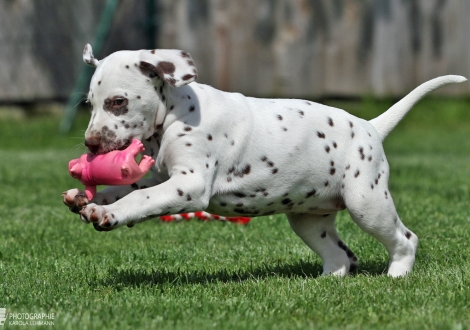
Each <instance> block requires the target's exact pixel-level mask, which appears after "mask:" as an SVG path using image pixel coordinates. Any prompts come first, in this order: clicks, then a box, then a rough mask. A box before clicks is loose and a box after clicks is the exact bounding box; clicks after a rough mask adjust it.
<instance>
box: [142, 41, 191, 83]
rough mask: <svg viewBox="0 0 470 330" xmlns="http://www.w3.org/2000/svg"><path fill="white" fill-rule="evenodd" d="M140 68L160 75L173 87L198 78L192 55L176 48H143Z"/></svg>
mask: <svg viewBox="0 0 470 330" xmlns="http://www.w3.org/2000/svg"><path fill="white" fill-rule="evenodd" d="M140 68H141V69H142V70H148V71H150V72H151V73H154V74H156V75H158V76H159V77H160V78H162V79H163V80H164V81H165V82H167V83H168V84H170V85H171V86H173V87H181V86H184V85H187V84H189V83H190V82H193V81H195V80H196V79H197V70H196V66H195V65H194V61H193V59H192V58H191V55H189V53H187V52H185V51H181V50H176V49H156V50H142V52H141V55H140Z"/></svg>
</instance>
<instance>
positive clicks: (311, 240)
mask: <svg viewBox="0 0 470 330" xmlns="http://www.w3.org/2000/svg"><path fill="white" fill-rule="evenodd" d="M335 218H336V213H332V214H329V215H312V214H297V213H290V214H287V219H288V220H289V224H290V226H291V228H292V230H294V232H295V233H296V234H297V235H298V236H299V237H300V238H301V239H302V240H303V241H304V243H305V244H307V245H308V247H310V248H311V249H312V250H313V251H314V252H315V253H317V254H318V255H319V256H320V258H321V259H322V262H323V275H328V274H333V275H338V276H345V275H346V274H347V273H348V272H349V271H353V270H354V269H356V267H357V257H356V256H355V255H354V253H353V252H352V251H351V250H350V249H349V248H348V247H347V246H346V244H345V243H344V242H343V241H342V240H341V239H340V237H339V235H338V233H337V231H336V228H335Z"/></svg>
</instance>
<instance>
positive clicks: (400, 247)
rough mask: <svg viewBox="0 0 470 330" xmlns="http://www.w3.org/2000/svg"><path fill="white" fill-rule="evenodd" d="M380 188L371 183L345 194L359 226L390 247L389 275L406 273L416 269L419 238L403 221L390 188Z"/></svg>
mask: <svg viewBox="0 0 470 330" xmlns="http://www.w3.org/2000/svg"><path fill="white" fill-rule="evenodd" d="M379 187H380V186H376V187H375V188H374V189H371V188H370V186H369V185H368V186H366V188H365V189H360V190H359V191H355V192H352V191H351V192H349V193H346V194H345V196H344V202H345V204H346V207H347V208H348V210H349V213H350V214H351V217H352V218H353V220H354V221H355V222H356V223H357V224H358V225H359V227H360V228H361V229H362V230H364V231H365V232H366V233H368V234H370V235H372V236H374V237H375V238H376V239H377V240H378V241H379V242H380V243H382V244H383V245H384V246H385V248H386V249H387V251H388V253H389V255H390V262H389V268H388V275H390V276H392V277H398V276H404V275H406V274H407V273H409V272H411V270H412V268H413V264H414V261H415V254H416V250H417V248H418V237H417V236H416V235H415V234H414V233H413V232H412V231H411V230H409V229H408V228H406V227H405V226H404V225H403V223H402V222H401V220H400V218H399V217H398V214H397V211H396V210H395V205H394V204H393V200H392V196H391V195H390V192H388V189H382V188H379ZM382 187H383V186H382ZM379 189H380V190H379Z"/></svg>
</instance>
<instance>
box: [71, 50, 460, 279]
mask: <svg viewBox="0 0 470 330" xmlns="http://www.w3.org/2000/svg"><path fill="white" fill-rule="evenodd" d="M86 54H87V58H94V57H93V54H92V53H91V52H90V51H88V52H86ZM188 55H189V54H187V53H184V52H183V53H182V52H181V51H177V50H166V51H160V50H156V51H153V52H150V51H147V50H142V51H122V52H117V53H114V54H111V55H110V56H108V57H107V58H105V59H103V60H101V61H99V62H98V61H97V63H98V64H97V69H96V72H95V74H94V76H93V79H92V81H91V86H90V93H89V101H90V102H91V104H92V106H93V111H92V118H91V120H90V125H89V127H88V129H87V131H86V134H85V137H86V139H87V140H88V141H95V143H96V141H99V143H98V145H97V148H98V149H97V150H98V152H107V151H109V150H112V149H116V148H122V147H124V146H125V145H126V143H128V141H130V140H131V139H132V138H138V139H142V141H143V142H144V145H145V148H146V154H149V155H151V156H153V157H154V158H155V159H156V164H155V167H154V168H153V169H152V178H150V179H144V180H142V181H141V182H138V183H137V185H136V186H134V187H129V186H127V187H109V188H107V189H105V190H104V191H102V192H100V193H98V195H97V197H96V198H95V200H93V202H94V203H91V204H88V205H86V206H85V207H83V209H82V210H81V212H80V213H81V217H82V219H83V220H84V221H86V222H93V223H94V225H95V227H96V228H97V229H100V230H110V229H114V228H117V227H119V226H122V225H133V224H135V223H138V222H142V221H145V220H147V219H150V218H152V217H155V216H160V215H166V214H176V213H182V212H192V211H198V210H205V211H208V212H212V213H216V214H220V215H226V216H233V215H246V216H260V215H266V214H276V213H285V214H286V215H287V218H288V219H289V223H290V225H291V227H292V229H293V230H294V231H295V233H296V234H297V235H299V237H300V238H301V239H302V240H303V241H304V242H305V243H306V244H307V245H308V246H309V247H310V248H311V249H312V250H314V251H315V252H316V253H318V254H319V256H320V257H321V259H322V261H323V264H324V266H323V267H324V274H330V273H331V274H336V275H341V276H344V275H346V274H347V272H348V271H350V270H351V269H353V268H355V267H356V266H357V258H356V256H355V255H354V254H353V253H352V252H351V251H350V250H349V248H348V247H347V246H346V245H345V244H344V243H343V242H342V241H341V239H340V237H339V235H338V233H337V232H336V229H335V226H334V222H335V215H336V213H337V212H338V211H340V210H343V209H345V208H347V209H348V210H349V212H350V214H351V217H352V218H353V220H354V221H355V222H356V223H357V224H358V225H359V227H360V228H362V229H363V230H364V231H366V232H367V233H369V234H371V235H372V236H374V237H375V238H377V239H378V240H379V241H380V242H381V243H382V244H384V246H385V248H386V249H387V251H388V253H389V254H390V265H389V271H388V274H389V275H391V276H402V275H405V274H406V273H408V272H410V271H411V269H412V267H413V263H414V259H415V253H416V249H417V246H418V238H417V236H416V235H415V234H414V233H412V232H411V231H410V230H408V229H407V228H406V227H405V226H404V225H403V223H402V222H401V220H400V219H399V217H398V215H397V213H396V210H395V206H394V204H393V200H392V196H391V194H390V192H389V190H388V176H389V166H388V163H387V160H386V157H385V154H384V151H383V148H382V140H383V139H384V138H385V137H386V136H387V134H388V133H389V132H390V131H391V130H392V129H393V127H394V126H395V125H396V124H397V123H398V121H399V120H400V119H401V118H402V117H403V116H404V115H405V114H406V112H407V111H408V110H409V109H410V108H411V106H412V105H413V104H414V103H415V102H416V101H417V100H418V99H420V98H421V97H422V96H424V95H425V94H426V93H427V92H429V91H431V90H433V89H436V88H438V87H440V86H442V85H445V84H448V83H456V82H461V81H464V80H465V78H463V77H459V76H446V77H441V78H437V79H434V80H431V81H430V82H428V83H425V84H423V85H421V86H420V87H418V88H417V89H415V90H414V91H413V92H412V93H410V94H409V95H408V96H406V97H405V98H404V99H403V100H402V101H400V102H399V103H397V104H396V105H395V106H393V107H392V108H391V109H390V110H389V111H387V112H386V113H385V114H383V115H381V116H379V117H377V118H375V119H373V120H371V121H366V120H363V119H360V118H357V117H354V116H353V115H351V114H349V113H347V112H345V111H343V110H340V109H336V108H332V107H328V106H325V105H321V104H317V103H313V102H310V101H304V100H295V99H257V98H251V97H245V96H243V95H241V94H238V93H226V92H222V91H220V90H217V89H214V88H212V87H210V86H207V85H202V84H198V83H195V82H192V81H193V80H194V79H196V75H197V73H196V70H195V68H194V66H193V64H194V63H193V62H192V59H191V58H190V57H188ZM142 62H145V63H142ZM162 62H166V63H167V66H166V67H167V68H168V67H169V68H170V69H171V65H168V63H173V64H174V66H175V70H174V71H173V72H172V73H169V72H170V71H172V70H167V71H166V72H163V71H162V70H160V71H159V70H154V69H152V68H155V67H158V66H159V65H160V64H161V63H162ZM149 64H150V65H149ZM161 68H162V65H160V69H161ZM155 72H156V73H157V75H156V76H155ZM185 75H187V76H186V78H188V77H189V76H190V75H193V76H194V77H193V78H191V79H189V78H188V80H184V79H182V77H183V76H185ZM99 82H100V83H99ZM171 85H173V86H180V87H178V88H176V87H172V86H171ZM115 96H123V97H124V96H125V97H126V98H127V99H128V111H127V112H126V113H125V114H119V115H116V114H113V113H112V111H111V112H110V111H106V110H105V109H104V108H105V107H104V106H103V105H104V103H105V100H106V99H110V98H113V97H115ZM116 109H120V108H119V107H118V106H117V105H116ZM104 126H106V127H107V129H103V127H104ZM110 132H111V133H110ZM137 188H139V189H137ZM142 188H145V189H142ZM70 194H74V196H75V195H76V194H77V193H76V190H73V191H71V192H70ZM116 199H118V200H117V201H116ZM87 202H88V201H85V204H86V203H87ZM100 204H109V205H100Z"/></svg>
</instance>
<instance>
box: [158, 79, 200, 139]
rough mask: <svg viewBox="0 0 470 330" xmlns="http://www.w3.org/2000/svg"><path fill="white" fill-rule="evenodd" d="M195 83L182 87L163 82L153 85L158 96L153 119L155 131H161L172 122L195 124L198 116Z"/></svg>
mask: <svg viewBox="0 0 470 330" xmlns="http://www.w3.org/2000/svg"><path fill="white" fill-rule="evenodd" d="M195 85H197V83H191V84H189V85H186V86H183V87H171V86H169V85H168V84H166V83H163V84H161V85H159V86H156V87H155V90H156V91H157V97H158V98H159V101H160V102H159V103H158V109H157V114H156V119H155V132H158V133H159V134H160V135H163V132H164V131H165V130H166V129H167V128H168V127H169V126H170V125H171V124H173V123H174V122H176V121H181V122H184V123H186V124H197V122H198V121H199V118H200V114H199V108H200V105H199V99H198V97H197V95H196V93H195V91H194V89H193V87H194V86H195Z"/></svg>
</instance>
